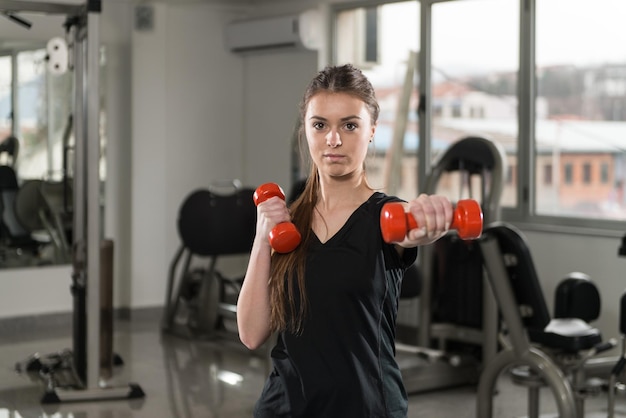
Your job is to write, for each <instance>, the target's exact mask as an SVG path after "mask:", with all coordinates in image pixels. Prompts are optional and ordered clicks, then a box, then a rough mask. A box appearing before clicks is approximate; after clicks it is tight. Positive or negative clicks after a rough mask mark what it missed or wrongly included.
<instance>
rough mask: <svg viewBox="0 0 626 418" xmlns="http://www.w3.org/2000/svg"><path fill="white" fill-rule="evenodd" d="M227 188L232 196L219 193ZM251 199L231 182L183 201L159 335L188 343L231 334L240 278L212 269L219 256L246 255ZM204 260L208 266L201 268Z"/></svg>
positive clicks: (253, 216)
mask: <svg viewBox="0 0 626 418" xmlns="http://www.w3.org/2000/svg"><path fill="white" fill-rule="evenodd" d="M226 188H229V189H230V193H227V194H225V193H224V192H223V190H224V189H226ZM219 189H222V193H220V192H218V190H219ZM253 194H254V190H253V189H248V188H242V187H241V184H240V183H239V181H234V182H229V183H228V185H226V186H225V185H224V184H215V185H213V186H212V187H211V188H209V189H198V190H195V191H193V192H192V193H191V194H189V195H188V196H187V197H186V198H185V200H184V201H183V204H182V206H181V207H180V210H179V213H178V221H177V225H178V234H179V237H180V240H181V244H180V246H179V249H178V251H177V252H176V255H175V256H174V259H173V260H172V263H171V264H170V269H169V277H168V285H167V295H166V300H165V311H164V315H163V320H162V330H163V331H165V332H168V333H173V334H176V335H179V336H184V337H188V338H211V337H215V336H217V335H218V334H221V333H222V331H226V332H228V333H229V334H231V335H232V334H233V329H232V325H233V324H234V323H235V321H236V306H237V297H238V295H239V290H240V289H241V284H242V282H243V277H236V278H231V277H228V276H227V275H226V274H223V273H222V272H221V271H220V270H218V269H217V268H216V266H217V262H218V259H219V258H221V257H224V256H237V255H244V256H245V255H249V253H250V249H251V247H252V241H253V239H254V235H255V228H256V206H255V205H254V201H253V198H252V196H253ZM192 259H193V261H195V262H196V263H195V264H194V265H193V266H192ZM206 260H208V266H207V265H205V264H201V262H202V261H206ZM181 261H182V267H179V263H180V262H181ZM234 331H235V333H236V328H235V330H234ZM235 335H236V334H235Z"/></svg>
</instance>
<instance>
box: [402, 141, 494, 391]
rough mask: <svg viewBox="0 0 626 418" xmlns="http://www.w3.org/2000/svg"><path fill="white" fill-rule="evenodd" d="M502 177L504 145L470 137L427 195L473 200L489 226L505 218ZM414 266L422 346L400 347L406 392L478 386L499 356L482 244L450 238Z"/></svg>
mask: <svg viewBox="0 0 626 418" xmlns="http://www.w3.org/2000/svg"><path fill="white" fill-rule="evenodd" d="M504 173H506V155H505V152H504V150H503V148H502V147H501V146H500V145H499V144H498V143H496V142H494V141H492V140H490V139H488V138H484V137H478V136H468V137H464V138H461V139H460V140H459V141H457V142H455V143H454V144H452V145H450V147H449V148H448V149H447V150H446V151H445V152H444V153H443V154H442V155H441V157H440V158H439V160H438V161H437V163H436V164H435V165H434V166H433V168H432V171H431V174H430V175H429V177H428V179H427V182H426V187H425V190H424V192H425V193H428V194H432V193H440V194H446V195H448V196H450V195H452V194H455V195H457V196H456V197H457V198H458V199H461V198H475V199H476V200H478V201H479V202H480V204H481V207H482V210H483V222H484V224H487V223H489V222H492V221H494V220H496V219H498V218H499V216H500V206H499V202H500V196H501V193H502V185H503V181H502V179H503V175H504ZM457 185H458V189H457V188H454V187H452V186H457ZM417 264H418V266H419V269H420V271H421V276H422V280H421V291H420V295H419V318H418V328H417V336H416V338H414V339H413V338H409V340H411V341H413V340H416V341H417V344H416V345H413V346H411V345H405V344H399V343H397V344H396V347H397V349H398V353H399V356H398V360H399V361H398V362H399V364H400V368H401V370H402V377H403V380H404V382H405V387H406V390H407V392H408V393H417V392H422V391H427V390H434V389H440V388H446V387H451V386H458V385H463V384H476V382H477V381H478V378H479V376H480V367H481V363H483V362H487V361H488V360H489V359H490V358H491V357H493V356H494V355H495V352H496V349H497V326H498V321H497V307H496V304H495V301H493V296H492V293H491V292H490V291H489V289H488V286H486V285H485V283H486V281H485V278H484V274H483V266H482V257H481V254H480V251H479V249H478V244H477V243H475V242H473V241H462V240H460V239H459V238H458V236H457V235H456V234H455V233H450V234H448V235H446V236H445V237H443V238H441V239H440V240H438V241H437V242H436V243H435V244H434V245H429V246H424V247H421V248H420V251H419V258H418V261H417ZM424 359H426V360H427V361H426V362H424Z"/></svg>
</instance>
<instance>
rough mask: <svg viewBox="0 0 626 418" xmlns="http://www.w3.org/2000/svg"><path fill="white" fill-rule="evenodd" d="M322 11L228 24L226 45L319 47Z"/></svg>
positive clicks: (245, 49) (244, 47) (242, 49)
mask: <svg viewBox="0 0 626 418" xmlns="http://www.w3.org/2000/svg"><path fill="white" fill-rule="evenodd" d="M320 32H321V31H320V30H319V19H318V13H317V12H316V11H314V10H311V11H308V12H304V13H301V14H299V15H288V16H278V17H266V18H258V19H251V20H241V21H235V22H231V23H229V24H228V25H227V26H226V31H225V42H226V48H227V49H228V50H230V51H232V52H249V51H260V50H271V49H290V48H291V49H293V48H307V49H317V47H318V39H319V33H320Z"/></svg>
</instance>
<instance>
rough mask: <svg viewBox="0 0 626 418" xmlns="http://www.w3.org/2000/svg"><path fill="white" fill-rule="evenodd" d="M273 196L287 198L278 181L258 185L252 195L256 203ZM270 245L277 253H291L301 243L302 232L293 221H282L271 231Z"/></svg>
mask: <svg viewBox="0 0 626 418" xmlns="http://www.w3.org/2000/svg"><path fill="white" fill-rule="evenodd" d="M272 197H279V198H281V199H282V200H285V193H283V190H282V189H281V188H280V186H279V185H278V184H276V183H265V184H262V185H260V186H259V187H257V189H256V190H255V192H254V195H253V196H252V199H253V200H254V204H255V205H257V206H258V205H259V204H260V203H263V202H265V201H266V200H267V199H270V198H272ZM268 238H269V241H270V245H271V246H272V248H273V249H274V251H276V252H277V253H289V252H291V251H293V250H295V249H296V247H297V246H298V245H300V240H301V239H302V237H301V235H300V232H298V229H297V228H296V226H295V225H294V224H293V223H291V222H281V223H279V224H278V225H276V226H275V227H274V228H272V230H271V231H270V233H269V237H268Z"/></svg>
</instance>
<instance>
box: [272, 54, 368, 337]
mask: <svg viewBox="0 0 626 418" xmlns="http://www.w3.org/2000/svg"><path fill="white" fill-rule="evenodd" d="M321 92H331V93H346V94H349V95H351V96H354V97H356V98H358V99H360V100H362V101H363V103H365V105H366V106H367V108H368V110H369V113H370V117H371V123H372V125H375V124H376V122H377V120H378V114H379V113H380V107H379V105H378V101H377V100H376V95H375V94H374V88H373V87H372V84H371V83H370V81H369V80H368V79H367V77H365V75H364V74H363V73H362V72H361V70H359V69H358V68H356V67H354V66H353V65H351V64H346V65H342V66H328V67H326V68H324V69H323V70H322V71H320V72H319V73H317V75H316V76H315V77H314V78H313V80H311V82H310V83H309V85H308V86H307V88H306V90H305V93H304V96H303V98H302V101H301V102H300V123H299V129H298V136H299V139H300V140H299V144H300V147H301V148H303V144H306V140H305V127H304V117H305V114H306V110H307V107H308V105H309V101H310V100H311V98H312V97H313V96H315V95H316V94H318V93H321ZM301 151H302V150H301ZM319 188H320V186H319V174H318V171H317V167H316V166H315V164H313V163H312V162H310V173H309V176H308V178H307V181H306V185H305V187H304V190H303V192H302V193H301V194H300V196H299V197H298V198H297V199H296V200H295V201H294V202H293V204H292V205H291V207H290V211H291V216H292V222H293V223H294V224H295V225H296V227H297V228H298V231H300V233H301V234H302V242H301V244H300V245H299V246H298V248H296V249H295V250H294V251H292V252H291V253H288V254H279V253H274V254H272V264H271V270H270V281H269V289H270V304H271V327H272V330H274V331H281V330H289V331H290V332H293V333H300V332H302V329H303V323H304V318H305V316H306V314H307V306H308V303H307V298H306V289H305V280H304V271H305V264H306V255H307V251H308V243H309V239H310V237H311V234H312V233H313V232H312V224H313V211H314V210H315V206H316V204H317V200H318V197H319Z"/></svg>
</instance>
